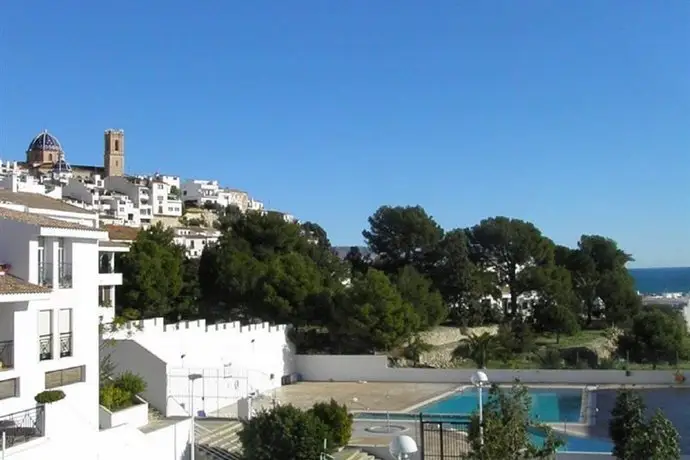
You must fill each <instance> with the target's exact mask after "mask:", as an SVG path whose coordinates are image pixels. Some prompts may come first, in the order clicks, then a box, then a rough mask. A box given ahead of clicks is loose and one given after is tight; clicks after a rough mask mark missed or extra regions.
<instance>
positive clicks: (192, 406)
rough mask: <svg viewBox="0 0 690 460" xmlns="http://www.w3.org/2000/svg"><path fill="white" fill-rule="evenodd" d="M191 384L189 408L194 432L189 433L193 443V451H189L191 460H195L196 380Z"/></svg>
mask: <svg viewBox="0 0 690 460" xmlns="http://www.w3.org/2000/svg"><path fill="white" fill-rule="evenodd" d="M189 382H190V383H191V386H192V387H191V389H190V392H189V393H190V399H191V403H190V404H189V407H190V409H191V410H192V432H191V433H189V439H190V441H191V442H190V444H191V449H190V450H189V460H194V459H195V457H196V439H195V438H196V412H195V411H194V380H193V379H192V380H190V381H189Z"/></svg>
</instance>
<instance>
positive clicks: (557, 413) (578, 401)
mask: <svg viewBox="0 0 690 460" xmlns="http://www.w3.org/2000/svg"><path fill="white" fill-rule="evenodd" d="M528 391H529V395H530V396H531V397H532V409H531V412H530V413H531V416H532V417H533V418H535V419H537V420H538V421H540V422H545V423H556V422H568V423H578V422H579V421H580V412H581V410H582V390H580V389H577V388H543V389H542V388H530V389H529V390H528ZM484 398H485V399H484V401H485V404H486V401H487V400H488V395H487V394H486V392H485V395H484ZM478 408H479V400H478V397H477V389H476V388H466V389H465V390H463V391H462V392H461V393H457V394H453V395H451V396H448V397H447V398H444V399H441V400H439V401H436V402H433V403H431V404H428V405H426V406H424V407H420V408H419V409H417V410H415V412H417V413H419V412H421V413H424V414H440V415H442V414H449V415H450V414H459V415H469V414H471V413H472V412H474V411H476V410H477V409H478Z"/></svg>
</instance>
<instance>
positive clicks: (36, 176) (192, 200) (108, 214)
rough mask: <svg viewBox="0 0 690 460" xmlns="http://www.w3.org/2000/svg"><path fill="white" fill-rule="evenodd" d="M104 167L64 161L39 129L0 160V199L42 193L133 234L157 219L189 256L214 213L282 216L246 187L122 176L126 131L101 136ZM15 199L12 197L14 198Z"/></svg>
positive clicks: (208, 231)
mask: <svg viewBox="0 0 690 460" xmlns="http://www.w3.org/2000/svg"><path fill="white" fill-rule="evenodd" d="M103 141H104V149H103V162H102V164H100V165H98V164H93V165H76V164H70V163H69V162H68V158H67V156H66V154H65V149H64V148H63V146H62V144H61V143H60V141H59V140H58V138H57V137H56V136H55V135H53V134H51V133H50V132H48V131H42V132H40V133H39V134H38V135H36V136H35V137H34V138H33V139H32V140H31V141H30V142H29V146H28V148H27V149H26V152H25V158H24V159H23V160H21V161H18V160H9V159H5V158H0V201H1V200H2V194H3V193H7V192H10V193H14V194H16V193H20V194H34V195H43V196H46V197H49V198H54V199H57V200H61V201H63V202H65V203H68V204H70V205H73V206H76V207H79V208H82V209H84V210H86V211H89V212H93V213H97V214H98V218H99V222H100V224H101V225H102V226H104V227H105V228H107V229H109V230H110V232H114V233H116V234H118V235H121V236H122V235H129V237H127V239H133V238H132V235H136V233H137V231H138V229H143V228H148V227H149V226H151V225H153V224H156V223H158V222H160V223H161V224H163V225H164V226H166V227H169V228H172V229H174V231H175V236H176V242H177V243H178V244H180V245H182V246H184V247H185V248H186V250H187V256H188V257H199V256H200V255H201V252H202V250H203V247H204V246H205V245H206V244H208V243H210V242H214V241H216V240H217V239H218V236H219V232H218V231H217V230H215V229H214V228H213V222H214V220H215V213H214V212H213V211H215V210H218V209H224V208H226V207H227V206H236V207H237V208H238V209H239V210H240V211H242V212H246V211H248V210H251V211H259V212H262V213H263V212H271V213H278V214H281V215H282V216H283V217H284V218H285V219H286V220H287V221H294V220H295V217H294V216H292V215H290V214H287V213H283V212H280V211H273V210H266V209H265V208H264V203H263V202H262V201H260V200H257V199H255V198H254V197H252V196H251V195H250V194H249V193H248V192H246V191H243V190H238V189H235V188H227V187H223V186H222V185H220V184H219V182H218V181H217V180H206V179H194V178H185V179H182V178H181V177H180V176H178V175H170V174H159V173H153V174H148V175H147V174H128V173H127V170H126V167H125V165H126V156H125V133H124V131H123V130H119V129H107V130H105V132H104V134H103ZM15 196H16V195H15Z"/></svg>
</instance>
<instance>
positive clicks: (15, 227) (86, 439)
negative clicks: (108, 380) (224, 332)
mask: <svg viewBox="0 0 690 460" xmlns="http://www.w3.org/2000/svg"><path fill="white" fill-rule="evenodd" d="M126 250H127V248H126V246H124V245H121V244H117V243H113V242H109V241H108V233H107V232H106V231H104V230H101V229H100V227H99V223H98V215H97V214H95V213H89V212H87V211H85V210H84V209H80V208H76V207H73V206H70V205H68V204H65V203H64V202H61V201H58V200H54V199H51V198H48V197H46V196H43V195H37V194H29V193H19V192H11V191H7V190H0V428H2V431H3V432H4V433H5V440H4V445H3V446H1V447H0V452H1V454H2V458H4V459H8V460H34V459H40V458H56V459H62V458H84V459H86V458H88V459H102V460H106V459H113V460H114V459H120V458H125V457H127V458H130V459H141V460H144V459H150V458H177V459H181V458H184V452H185V449H186V448H187V442H188V435H189V428H190V422H189V419H188V418H186V417H185V418H182V419H181V420H176V421H171V422H169V423H167V424H164V426H162V427H161V429H158V430H155V429H152V428H149V429H146V428H147V425H149V417H148V404H147V403H146V402H145V401H141V404H139V405H135V406H132V408H130V409H126V410H123V411H122V412H114V413H111V412H110V411H108V410H107V409H105V408H104V407H102V406H100V405H99V344H100V333H99V329H100V328H99V321H100V319H101V317H102V318H103V319H104V320H106V319H107V318H112V315H113V311H112V308H113V307H112V304H111V305H103V306H99V297H101V296H103V295H105V294H104V293H105V292H108V293H110V295H114V286H115V285H117V284H121V283H122V276H121V274H117V273H113V271H114V270H112V268H113V266H112V261H113V258H114V253H115V252H117V251H126ZM106 265H107V266H108V268H109V270H103V271H106V272H105V273H99V266H106ZM44 390H61V391H63V392H64V394H65V395H66V396H65V398H64V399H62V400H60V401H57V402H53V403H51V404H46V405H40V404H37V403H36V401H35V399H34V398H35V396H36V395H37V394H39V393H41V392H43V391H44Z"/></svg>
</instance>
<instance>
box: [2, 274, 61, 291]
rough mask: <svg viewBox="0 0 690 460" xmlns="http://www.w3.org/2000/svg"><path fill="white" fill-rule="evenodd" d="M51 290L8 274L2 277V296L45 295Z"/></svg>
mask: <svg viewBox="0 0 690 460" xmlns="http://www.w3.org/2000/svg"><path fill="white" fill-rule="evenodd" d="M46 292H50V288H47V287H43V286H39V285H37V284H33V283H29V282H28V281H24V280H23V279H21V278H17V277H16V276H13V275H10V274H9V273H6V274H4V275H0V295H6V294H43V293H46Z"/></svg>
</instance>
